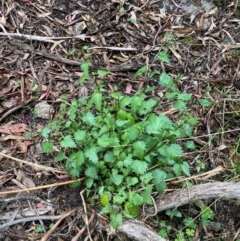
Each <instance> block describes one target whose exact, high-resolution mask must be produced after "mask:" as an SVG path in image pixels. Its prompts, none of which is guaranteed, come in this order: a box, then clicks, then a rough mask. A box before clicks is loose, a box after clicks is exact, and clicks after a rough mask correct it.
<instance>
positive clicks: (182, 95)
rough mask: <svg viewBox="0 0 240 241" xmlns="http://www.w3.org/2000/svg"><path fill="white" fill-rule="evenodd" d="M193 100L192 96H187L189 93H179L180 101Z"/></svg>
mask: <svg viewBox="0 0 240 241" xmlns="http://www.w3.org/2000/svg"><path fill="white" fill-rule="evenodd" d="M191 98H192V95H191V94H187V93H179V94H178V99H179V100H183V101H189V100H191Z"/></svg>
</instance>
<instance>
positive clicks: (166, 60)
mask: <svg viewBox="0 0 240 241" xmlns="http://www.w3.org/2000/svg"><path fill="white" fill-rule="evenodd" d="M158 60H160V61H161V62H163V63H167V64H170V59H169V57H168V51H167V49H164V50H162V51H160V52H159V53H158Z"/></svg>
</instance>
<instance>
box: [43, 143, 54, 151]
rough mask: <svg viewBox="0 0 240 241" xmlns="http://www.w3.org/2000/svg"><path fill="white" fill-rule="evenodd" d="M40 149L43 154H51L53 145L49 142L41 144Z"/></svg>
mask: <svg viewBox="0 0 240 241" xmlns="http://www.w3.org/2000/svg"><path fill="white" fill-rule="evenodd" d="M42 149H43V151H44V152H45V153H47V154H51V153H52V151H53V143H52V142H51V141H46V142H43V143H42Z"/></svg>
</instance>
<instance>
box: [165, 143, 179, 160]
mask: <svg viewBox="0 0 240 241" xmlns="http://www.w3.org/2000/svg"><path fill="white" fill-rule="evenodd" d="M182 153H183V150H182V147H181V146H180V145H178V144H171V145H170V146H167V147H166V155H167V157H169V158H175V157H181V155H182Z"/></svg>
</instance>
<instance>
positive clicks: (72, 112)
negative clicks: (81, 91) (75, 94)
mask: <svg viewBox="0 0 240 241" xmlns="http://www.w3.org/2000/svg"><path fill="white" fill-rule="evenodd" d="M77 110H78V105H77V101H73V102H72V103H71V106H70V109H69V111H68V116H69V118H70V119H71V120H75V118H76V112H77Z"/></svg>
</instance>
